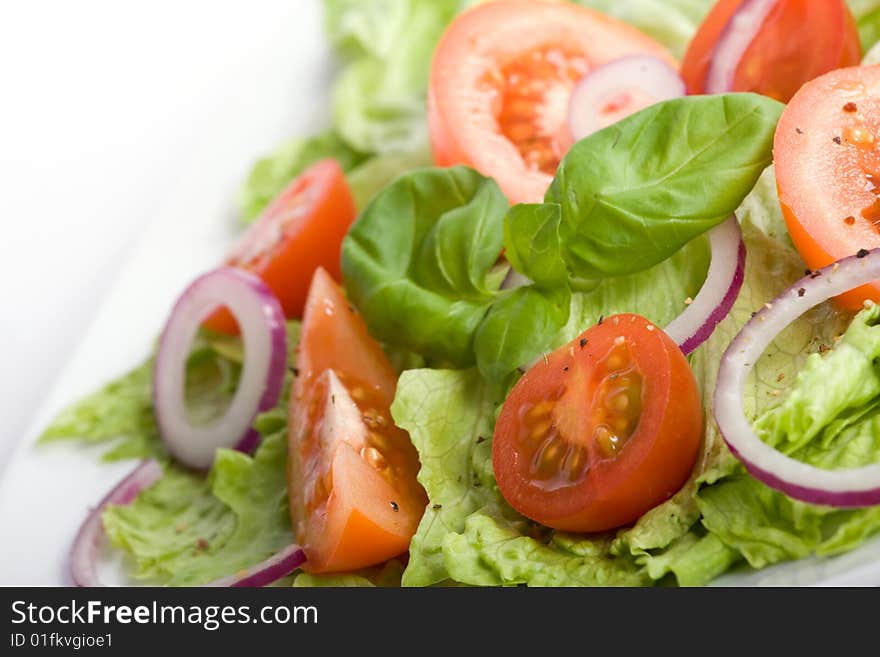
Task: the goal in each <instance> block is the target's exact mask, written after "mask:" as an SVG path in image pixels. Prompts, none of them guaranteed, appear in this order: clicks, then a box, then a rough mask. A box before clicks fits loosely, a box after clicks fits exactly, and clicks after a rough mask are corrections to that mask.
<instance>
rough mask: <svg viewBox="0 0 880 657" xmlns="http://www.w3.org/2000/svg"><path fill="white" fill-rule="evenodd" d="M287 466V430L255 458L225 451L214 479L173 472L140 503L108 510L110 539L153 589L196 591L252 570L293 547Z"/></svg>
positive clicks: (106, 519)
mask: <svg viewBox="0 0 880 657" xmlns="http://www.w3.org/2000/svg"><path fill="white" fill-rule="evenodd" d="M286 463H287V440H286V431H280V432H277V433H275V434H273V435H271V436H267V437H265V438H264V440H263V442H262V443H261V444H260V447H259V448H258V449H257V451H256V453H255V454H254V456H253V457H250V456H247V455H246V454H242V453H241V452H236V451H234V450H227V449H222V450H218V452H217V458H216V460H215V462H214V465H213V467H212V468H211V472H210V474H209V476H208V478H207V479H205V478H204V477H202V476H199V475H197V474H193V473H191V472H188V471H185V470H182V469H180V468H178V467H177V466H173V465H169V466H167V468H166V471H165V474H164V476H163V477H162V479H160V480H159V481H158V482H157V483H156V484H154V485H153V486H152V487H150V488H148V489H146V490H144V491H143V492H142V493H141V494H140V495H139V496H138V497H137V499H136V500H135V501H134V502H133V503H131V504H130V505H128V506H110V507H108V508H107V509H106V510H105V511H104V515H103V521H104V528H105V530H106V532H107V536H108V537H109V538H110V541H111V543H112V544H113V545H114V546H115V547H117V548H120V549H122V550H124V551H125V552H126V553H127V555H128V557H129V558H130V561H131V562H132V563H133V565H134V568H133V573H132V575H133V577H135V578H136V579H140V580H145V581H146V582H148V583H150V584H161V585H169V586H195V585H199V584H205V583H207V582H210V581H212V580H214V579H217V578H220V577H223V576H226V575H231V574H234V573H238V572H240V571H243V570H246V569H247V568H248V567H249V566H252V565H254V564H256V563H259V562H260V561H263V560H264V559H266V558H268V557H269V556H271V555H272V554H274V553H276V552H278V551H279V550H281V549H282V548H284V547H285V546H287V545H289V544H290V543H291V542H292V541H293V532H292V530H291V526H290V518H289V515H288V509H287V480H286Z"/></svg>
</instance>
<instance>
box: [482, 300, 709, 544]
mask: <svg viewBox="0 0 880 657" xmlns="http://www.w3.org/2000/svg"><path fill="white" fill-rule="evenodd" d="M702 432H703V413H702V409H701V404H700V396H699V392H698V390H697V383H696V381H695V380H694V376H693V374H692V373H691V369H690V367H689V365H688V362H687V360H686V359H685V357H684V355H683V354H682V352H681V350H680V349H679V348H678V345H676V344H675V342H673V341H672V339H670V338H669V336H667V335H666V334H665V333H664V332H663V331H662V330H660V329H659V328H656V327H655V326H653V325H652V324H651V323H650V322H648V321H647V320H646V319H645V318H643V317H640V316H638V315H632V314H624V315H615V316H614V317H609V318H608V319H605V320H604V321H603V322H602V323H601V324H598V325H596V326H594V327H592V328H590V329H588V330H587V331H585V332H584V333H583V334H582V335H581V336H580V337H579V338H577V339H576V340H574V341H573V342H571V343H569V344H567V345H564V346H562V347H560V348H559V349H558V350H556V351H554V352H553V353H552V354H550V356H549V357H547V358H546V359H544V360H543V361H541V362H539V363H538V364H537V365H535V366H534V367H532V368H531V369H530V370H529V371H528V372H526V373H525V374H524V375H523V376H522V378H521V379H520V380H519V381H518V382H517V384H516V385H515V386H514V388H513V390H512V391H511V393H510V395H509V396H508V398H507V400H506V401H505V402H504V406H503V407H502V409H501V414H500V415H499V417H498V422H497V424H496V426H495V434H494V439H493V444H492V464H493V467H494V470H495V477H496V479H497V481H498V487H499V489H500V490H501V494H502V495H503V496H504V498H505V499H506V500H507V501H508V502H509V503H510V505H511V506H512V507H513V508H515V509H516V510H517V511H519V512H520V513H522V514H523V515H524V516H526V517H527V518H531V519H532V520H535V521H536V522H539V523H541V524H544V525H547V526H549V527H554V528H556V529H561V530H566V531H577V532H596V531H604V530H608V529H613V528H615V527H619V526H621V525H625V524H627V523H630V522H632V521H634V520H635V519H637V518H638V517H639V516H641V515H642V514H643V513H645V512H646V511H647V510H649V509H650V508H652V507H654V506H656V505H658V504H660V503H661V502H663V501H665V500H666V499H668V498H669V497H670V496H671V495H673V494H674V493H675V492H676V491H677V490H678V489H679V488H681V486H682V485H683V484H684V482H685V481H686V480H687V477H688V475H689V474H690V471H691V469H692V468H693V465H694V462H695V460H696V456H697V451H698V449H699V446H700V440H701V438H702Z"/></svg>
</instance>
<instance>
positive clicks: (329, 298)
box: [288, 268, 428, 572]
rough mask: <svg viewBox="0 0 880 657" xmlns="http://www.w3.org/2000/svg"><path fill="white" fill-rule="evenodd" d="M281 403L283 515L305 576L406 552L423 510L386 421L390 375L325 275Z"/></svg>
mask: <svg viewBox="0 0 880 657" xmlns="http://www.w3.org/2000/svg"><path fill="white" fill-rule="evenodd" d="M296 368H297V372H296V378H295V380H294V386H293V391H292V394H291V399H290V424H289V453H288V483H289V497H290V512H291V519H292V521H293V526H294V528H295V530H296V534H297V539H298V541H299V542H300V544H301V545H302V546H303V548H304V549H305V552H306V556H307V558H308V561H307V563H306V565H305V566H304V569H305V570H308V571H310V572H332V571H345V570H354V569H357V568H362V567H365V566H370V565H374V564H377V563H381V562H383V561H387V560H388V559H390V558H391V557H394V556H397V555H399V554H401V553H402V552H406V550H407V549H408V548H409V542H410V539H411V538H412V536H413V534H414V533H415V531H416V529H417V528H418V524H419V520H420V519H421V516H422V513H423V512H424V510H425V505H426V504H427V502H428V500H427V496H426V495H425V492H424V490H423V489H422V487H421V486H420V485H419V483H418V481H416V475H417V473H418V470H419V460H418V453H417V452H416V449H415V447H413V445H412V442H411V441H410V439H409V434H407V433H406V432H405V431H403V430H402V429H400V428H398V427H396V426H395V425H394V423H393V422H392V420H391V411H390V408H391V402H392V401H393V400H394V392H395V388H396V385H397V375H396V373H395V372H394V370H393V369H392V367H391V364H390V363H389V362H388V359H387V357H386V356H385V353H384V352H383V351H382V348H381V347H380V346H379V344H378V343H377V342H376V341H375V340H374V339H373V338H371V337H370V335H369V334H368V333H367V327H366V325H365V324H364V322H363V320H362V319H361V318H360V316H359V315H358V314H357V313H356V312H355V311H354V309H353V308H352V307H351V306H350V305H349V304H348V302H347V301H346V299H345V297H344V296H343V295H342V291H341V290H340V289H339V287H338V286H337V285H336V283H335V282H334V281H333V279H332V278H331V277H330V275H329V274H328V273H327V272H326V271H325V270H324V269H321V268H319V269H318V270H317V271H316V272H315V275H314V279H313V281H312V285H311V288H310V292H309V297H308V301H307V302H306V308H305V315H304V318H303V325H302V333H301V337H300V342H299V346H298V347H297V352H296Z"/></svg>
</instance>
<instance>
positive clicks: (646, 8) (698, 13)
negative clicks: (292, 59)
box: [577, 0, 715, 59]
mask: <svg viewBox="0 0 880 657" xmlns="http://www.w3.org/2000/svg"><path fill="white" fill-rule="evenodd" d="M577 1H578V2H579V3H580V4H582V5H586V6H587V7H591V8H593V9H598V10H599V11H601V12H602V13H605V14H608V15H609V16H614V18H617V19H620V20H622V21H623V22H625V23H629V24H630V25H633V26H634V27H637V28H638V29H640V30H641V31H642V32H644V33H645V34H648V35H650V36H652V37H654V38H655V39H657V41H659V42H660V43H662V44H663V45H664V46H666V47H667V48H669V50H670V51H671V52H672V54H674V55H675V56H676V57H678V58H679V59H681V58H682V57H683V56H684V53H685V50H687V46H688V44H689V43H690V40H691V38H692V37H693V35H694V33H696V31H697V28H698V27H699V25H700V23H701V22H702V21H703V18H704V17H705V16H706V14H708V13H709V10H710V9H711V8H712V5H714V4H715V0H577Z"/></svg>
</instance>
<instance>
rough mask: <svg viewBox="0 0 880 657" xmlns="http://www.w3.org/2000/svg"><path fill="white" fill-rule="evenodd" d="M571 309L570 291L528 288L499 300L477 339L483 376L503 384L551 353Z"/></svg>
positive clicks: (477, 350)
mask: <svg viewBox="0 0 880 657" xmlns="http://www.w3.org/2000/svg"><path fill="white" fill-rule="evenodd" d="M570 308H571V292H570V291H569V289H568V288H567V287H555V288H548V289H542V288H539V287H537V286H535V285H527V286H525V287H520V288H517V289H515V290H511V291H510V292H508V293H506V294H505V296H502V297H500V298H499V299H497V300H496V301H495V303H493V304H492V307H491V308H490V309H489V312H488V314H487V315H486V318H485V319H484V320H483V322H482V323H481V324H480V327H479V328H478V329H477V333H476V335H475V336H474V350H475V352H476V356H477V367H478V368H479V369H480V373H481V374H482V375H483V376H485V377H486V378H487V379H489V380H490V381H499V380H501V379H502V378H504V377H505V376H507V375H508V374H510V373H511V372H513V371H514V370H515V369H516V368H517V367H521V366H524V365H527V364H528V363H530V362H532V361H533V360H535V359H536V358H537V357H538V356H540V355H541V354H542V353H544V352H546V351H548V350H549V347H550V343H551V341H552V339H553V338H554V337H555V335H556V334H557V333H558V332H559V331H560V330H561V329H562V327H563V326H565V323H566V322H567V321H568V316H569V312H570Z"/></svg>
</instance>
